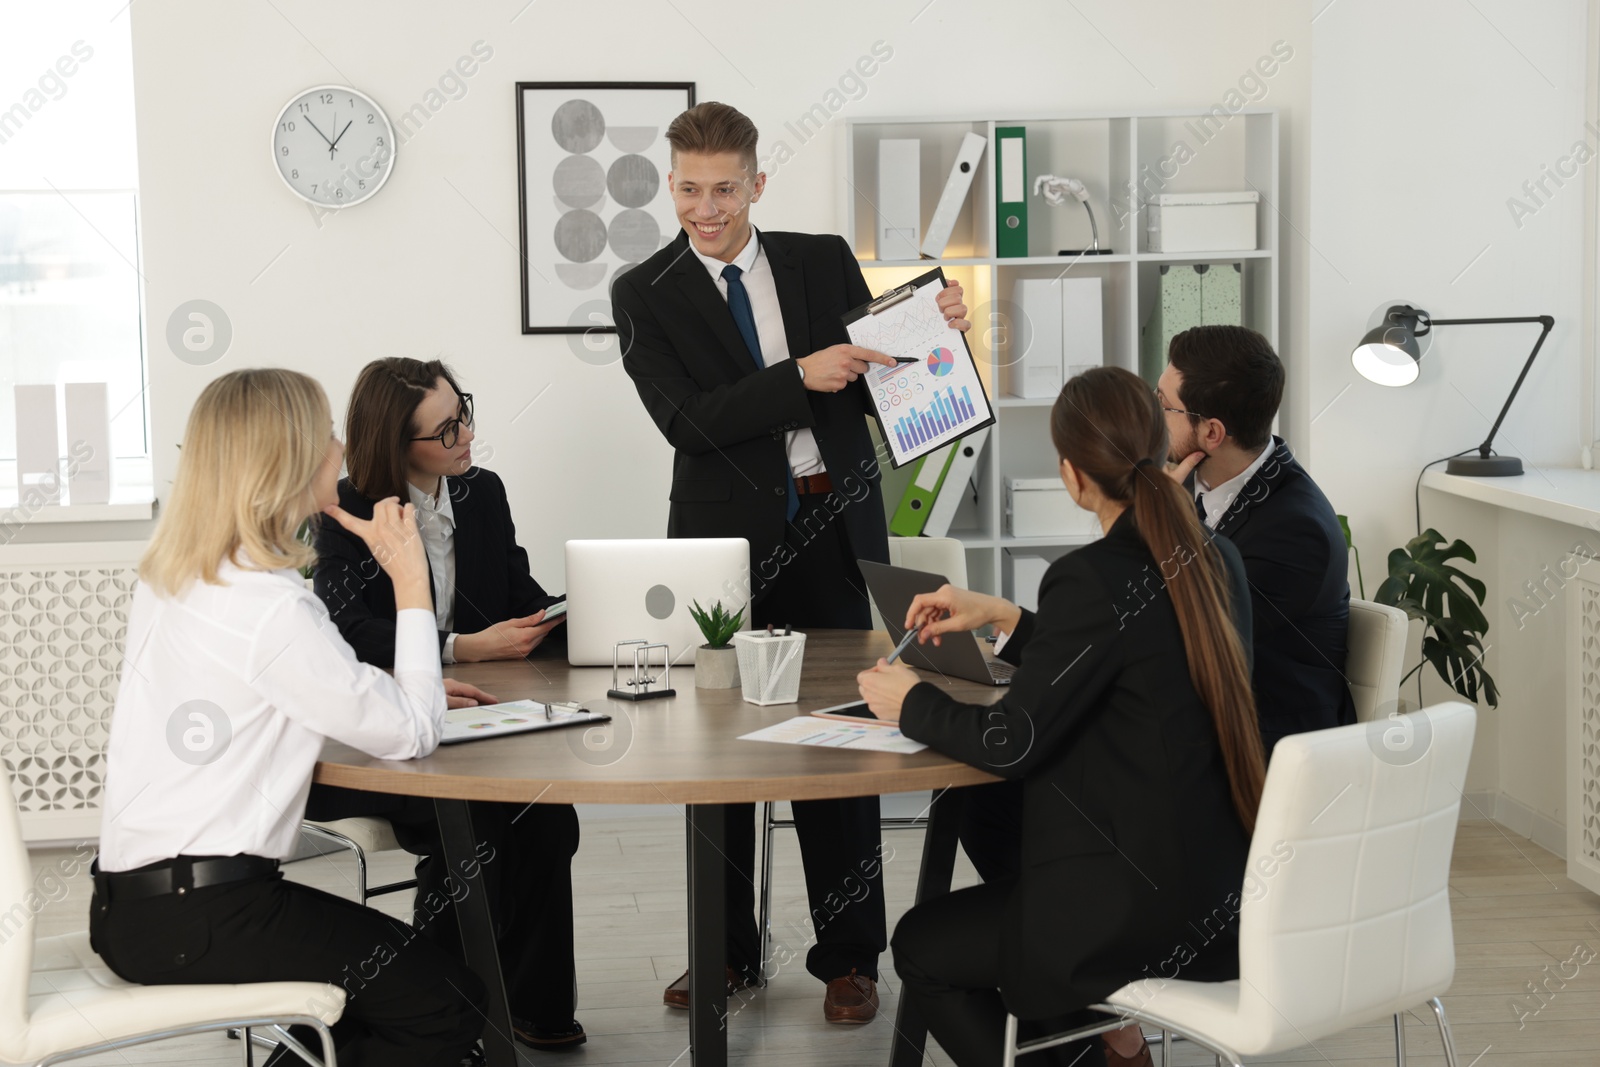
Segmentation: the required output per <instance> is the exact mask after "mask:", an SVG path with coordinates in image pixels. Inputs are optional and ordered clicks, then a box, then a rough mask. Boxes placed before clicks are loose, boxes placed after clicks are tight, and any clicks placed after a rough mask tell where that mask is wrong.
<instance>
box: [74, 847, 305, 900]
mask: <svg viewBox="0 0 1600 1067" xmlns="http://www.w3.org/2000/svg"><path fill="white" fill-rule="evenodd" d="M89 869H90V871H91V872H92V873H93V874H94V891H95V892H96V893H97V894H99V896H100V898H101V901H102V902H106V901H112V900H144V899H146V898H148V897H160V896H165V895H167V894H168V893H177V894H179V895H182V894H184V893H186V892H188V891H189V890H191V889H204V888H206V887H207V886H213V885H224V884H226V883H228V882H240V881H243V880H244V879H246V878H259V877H261V876H262V875H266V874H272V873H273V872H274V871H276V870H277V869H278V861H277V860H269V859H267V858H266V857H264V856H178V857H176V858H175V859H170V860H162V861H161V862H159V863H151V864H147V865H146V866H143V867H136V868H134V869H133V870H131V871H102V870H101V869H100V861H99V859H96V860H95V861H94V864H93V865H92V866H91V867H90V868H89Z"/></svg>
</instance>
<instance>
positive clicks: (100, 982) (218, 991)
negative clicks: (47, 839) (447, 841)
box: [0, 773, 345, 1067]
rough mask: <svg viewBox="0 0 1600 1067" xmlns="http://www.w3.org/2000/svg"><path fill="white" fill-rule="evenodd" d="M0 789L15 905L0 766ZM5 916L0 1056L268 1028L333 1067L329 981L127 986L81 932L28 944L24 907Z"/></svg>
mask: <svg viewBox="0 0 1600 1067" xmlns="http://www.w3.org/2000/svg"><path fill="white" fill-rule="evenodd" d="M0 794H4V796H3V798H0V900H8V901H18V902H23V901H27V900H28V899H30V897H33V896H34V887H33V885H32V882H33V879H32V875H31V871H32V868H31V865H30V864H29V862H28V850H27V848H26V847H25V846H24V845H23V843H22V827H21V824H20V823H19V822H18V820H17V805H16V801H15V799H14V797H13V795H12V792H11V781H10V779H9V778H8V777H7V776H6V775H5V774H4V773H0ZM35 899H36V898H35ZM7 917H8V919H11V920H12V921H14V922H16V927H15V929H13V930H12V931H11V933H10V935H9V936H8V937H6V938H5V939H4V940H3V941H0V1060H3V1061H5V1062H7V1063H22V1064H30V1065H32V1067H45V1065H47V1064H55V1063H62V1062H65V1061H67V1060H73V1059H78V1058H80V1057H83V1056H92V1055H94V1054H96V1053H100V1052H109V1051H112V1050H115V1049H121V1048H126V1047H127V1046H129V1045H141V1044H144V1043H146V1042H149V1041H161V1040H164V1039H166V1038H171V1037H181V1036H184V1035H187V1034H198V1033H205V1032H208V1031H220V1030H227V1029H229V1028H232V1027H242V1028H244V1029H245V1031H246V1033H248V1032H249V1029H250V1028H252V1027H260V1028H270V1029H271V1030H273V1031H274V1032H275V1034H276V1035H277V1037H278V1040H280V1041H286V1042H288V1043H289V1045H290V1047H291V1048H293V1049H294V1050H295V1051H296V1052H297V1053H298V1054H299V1055H300V1057H301V1058H302V1059H304V1060H305V1061H306V1062H307V1063H309V1064H315V1065H319V1067H336V1065H335V1060H334V1051H333V1035H332V1034H331V1033H330V1032H329V1030H328V1027H329V1026H330V1025H332V1024H333V1023H335V1022H337V1021H338V1019H339V1016H340V1014H341V1013H342V1012H343V1011H344V996H345V994H344V990H343V989H340V988H339V987H338V986H334V985H328V984H325V983H322V982H259V983H254V984H249V985H165V986H141V985H134V984H132V983H130V982H124V981H123V980H122V979H120V978H118V977H117V976H116V975H114V974H112V973H111V969H110V968H108V967H107V966H106V965H105V962H104V961H103V960H101V959H100V957H99V956H97V955H95V952H94V950H93V949H91V948H90V947H89V935H88V934H87V933H76V934H65V935H63V936H60V937H41V938H39V939H38V941H37V942H35V940H34V937H33V911H32V909H31V908H29V907H28V906H27V905H26V904H23V903H18V904H17V906H16V907H13V908H12V909H11V911H10V912H9V913H7ZM19 919H20V921H18V920H19ZM292 1025H302V1026H310V1027H312V1028H314V1029H315V1030H316V1031H317V1035H318V1036H319V1037H320V1038H321V1040H322V1058H321V1059H318V1058H317V1057H316V1056H314V1055H313V1054H312V1053H311V1052H309V1051H307V1050H306V1048H305V1047H304V1046H303V1045H301V1044H300V1043H299V1042H298V1041H296V1040H295V1039H294V1038H292V1037H290V1036H289V1032H288V1027H290V1026H292Z"/></svg>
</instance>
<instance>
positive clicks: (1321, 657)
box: [1216, 437, 1356, 756]
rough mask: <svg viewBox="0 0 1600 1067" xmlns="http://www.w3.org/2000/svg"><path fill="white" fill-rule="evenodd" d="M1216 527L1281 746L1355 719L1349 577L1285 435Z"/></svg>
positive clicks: (1330, 519)
mask: <svg viewBox="0 0 1600 1067" xmlns="http://www.w3.org/2000/svg"><path fill="white" fill-rule="evenodd" d="M1272 450H1273V451H1272V455H1271V457H1270V458H1268V460H1267V461H1266V462H1265V463H1263V464H1262V465H1261V468H1260V469H1259V470H1258V471H1256V473H1255V475H1254V476H1252V477H1251V479H1250V480H1249V481H1248V482H1246V483H1245V485H1244V488H1243V489H1242V490H1241V491H1240V493H1239V495H1238V496H1237V497H1236V498H1235V499H1234V501H1233V503H1232V504H1231V505H1230V506H1229V507H1228V510H1227V512H1226V513H1225V514H1224V515H1223V517H1222V518H1221V519H1220V520H1219V521H1218V522H1217V526H1216V532H1217V533H1219V534H1223V535H1224V536H1226V537H1227V538H1228V539H1229V540H1231V541H1232V542H1233V543H1234V545H1236V546H1237V547H1238V549H1239V555H1240V556H1241V557H1243V559H1244V570H1245V574H1246V575H1247V576H1248V577H1249V579H1250V593H1251V598H1252V607H1253V608H1254V611H1253V613H1252V617H1253V619H1254V630H1255V659H1256V664H1255V672H1254V675H1253V679H1254V682H1255V693H1256V710H1257V713H1258V714H1259V715H1260V717H1261V737H1262V741H1263V742H1264V743H1265V745H1266V749H1267V754H1268V755H1269V756H1270V755H1271V754H1272V746H1273V745H1275V744H1277V743H1278V739H1279V738H1282V737H1285V736H1287V735H1288V734H1298V733H1303V732H1305V731H1307V730H1326V729H1328V728H1330V727H1333V726H1343V725H1348V724H1350V723H1353V722H1355V721H1356V708H1355V701H1354V700H1353V698H1352V697H1351V696H1350V684H1349V682H1347V681H1346V680H1345V676H1344V667H1345V652H1346V648H1347V641H1348V633H1349V628H1350V579H1349V564H1348V563H1347V562H1346V560H1347V550H1346V548H1345V544H1344V532H1343V531H1342V530H1340V529H1339V519H1338V517H1337V516H1335V515H1334V513H1333V505H1331V504H1329V503H1328V498H1327V497H1325V496H1323V495H1322V490H1321V489H1319V488H1317V483H1316V482H1314V481H1312V480H1311V475H1309V474H1307V473H1306V471H1305V468H1304V467H1302V466H1300V464H1299V462H1298V461H1296V460H1295V458H1294V453H1292V452H1290V451H1289V446H1288V445H1287V444H1285V443H1284V442H1283V439H1282V438H1279V437H1274V438H1273V439H1272Z"/></svg>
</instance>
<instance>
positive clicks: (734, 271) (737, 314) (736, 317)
mask: <svg viewBox="0 0 1600 1067" xmlns="http://www.w3.org/2000/svg"><path fill="white" fill-rule="evenodd" d="M743 273H744V271H742V270H740V269H739V268H738V267H736V266H734V265H733V264H732V263H729V264H728V265H727V266H726V267H723V268H722V280H723V281H725V282H727V283H728V310H729V311H730V312H732V313H733V324H734V325H735V326H737V327H739V336H740V337H743V338H744V346H745V347H746V348H748V349H749V350H750V358H751V359H753V360H755V361H756V370H765V369H766V367H767V364H766V362H765V361H764V360H762V358H761V338H760V337H759V336H757V334H756V313H755V309H754V308H752V307H751V306H750V294H749V293H747V292H745V288H744V282H742V281H740V280H739V275H741V274H743ZM783 473H784V477H785V478H786V479H788V482H789V501H788V506H787V507H786V508H785V509H784V514H783V517H784V519H785V520H786V521H789V522H793V521H794V517H795V516H796V515H798V514H799V513H800V494H799V493H797V492H796V491H795V487H794V472H793V471H791V470H790V469H789V465H788V460H787V459H786V460H785V461H784V467H783Z"/></svg>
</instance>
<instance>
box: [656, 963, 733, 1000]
mask: <svg viewBox="0 0 1600 1067" xmlns="http://www.w3.org/2000/svg"><path fill="white" fill-rule="evenodd" d="M750 984H751V983H749V982H747V981H745V980H744V978H742V977H741V976H740V975H739V972H738V971H735V970H734V969H733V968H732V967H729V968H728V996H730V997H731V996H733V995H734V993H736V992H738V991H739V990H741V989H744V988H746V987H747V986H749V985H750ZM661 1003H663V1004H665V1005H666V1006H667V1007H669V1008H681V1009H682V1010H684V1011H688V1010H689V972H688V971H684V972H683V974H681V975H679V976H678V980H677V981H676V982H673V983H672V984H671V985H669V986H667V991H666V992H665V993H663V994H661Z"/></svg>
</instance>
